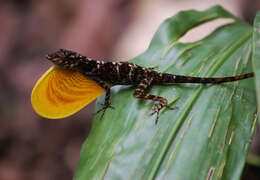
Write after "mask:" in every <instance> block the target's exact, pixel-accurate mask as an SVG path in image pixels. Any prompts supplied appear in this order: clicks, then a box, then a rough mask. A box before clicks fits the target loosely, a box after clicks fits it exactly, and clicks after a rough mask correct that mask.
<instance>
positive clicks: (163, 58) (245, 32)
mask: <svg viewBox="0 0 260 180" xmlns="http://www.w3.org/2000/svg"><path fill="white" fill-rule="evenodd" d="M217 18H231V19H233V20H234V23H231V24H228V25H225V26H222V27H221V28H218V29H216V30H215V31H214V32H213V33H212V34H210V35H209V36H208V37H206V38H204V39H202V40H200V41H197V42H194V43H180V42H178V39H179V38H180V37H182V36H183V35H184V34H185V33H186V32H188V31H189V30H190V29H192V28H194V27H196V26H198V25H200V24H203V23H205V22H209V21H212V20H214V19H217ZM252 32H253V28H252V27H251V26H249V25H248V24H246V23H244V22H242V21H241V20H239V19H237V18H235V17H233V16H232V15H231V14H229V13H228V12H226V11H225V10H224V9H222V8H221V7H219V6H215V7H212V8H210V9H207V10H205V11H203V12H198V11H194V10H191V11H183V12H180V13H178V14H177V15H175V16H173V17H171V18H169V19H167V20H166V21H165V22H164V23H163V24H162V25H161V26H160V27H159V30H158V31H157V32H156V34H155V36H154V38H153V39H152V42H151V44H150V46H149V48H148V50H147V51H146V52H144V53H143V54H141V55H140V56H138V57H136V58H134V59H133V60H131V62H134V63H136V64H139V65H141V66H144V67H155V68H156V70H157V71H160V72H167V73H173V74H178V75H193V76H200V77H203V76H204V77H223V76H234V75H238V74H243V73H247V72H252V69H251V57H252ZM257 48H258V47H257ZM256 58H257V57H256ZM258 59H259V58H258ZM259 77H260V76H259ZM112 90H113V91H112V98H111V103H112V105H113V106H114V107H115V109H114V110H113V109H109V110H107V112H106V114H105V116H104V118H103V119H102V120H100V116H96V117H95V119H94V122H93V127H92V129H91V133H90V135H89V137H88V138H87V140H86V142H85V143H84V145H83V147H82V151H81V154H80V159H79V164H78V168H77V171H76V174H75V177H74V179H76V180H85V179H102V178H104V179H113V180H114V179H154V178H156V179H220V178H223V179H239V177H240V175H241V172H242V170H243V167H244V164H245V160H246V156H247V153H248V148H249V146H250V142H251V139H252V136H253V133H254V130H255V126H256V115H255V114H256V97H255V89H254V80H253V78H251V79H246V80H242V81H238V82H232V83H225V84H217V85H212V84H211V85H200V84H173V85H158V86H153V87H152V88H151V89H150V93H151V94H156V95H160V96H162V97H166V98H167V99H168V102H169V103H170V106H171V107H176V108H175V110H169V109H164V110H163V112H161V114H160V118H159V123H158V124H157V125H155V124H154V121H155V118H156V117H155V115H154V116H150V115H149V114H150V112H151V108H152V106H153V105H154V103H153V102H151V101H144V100H137V99H135V98H133V92H134V90H135V88H134V87H131V86H116V87H113V88H112ZM103 99H104V97H102V98H99V100H98V103H100V102H103ZM97 108H100V107H97ZM96 110H97V109H96Z"/></svg>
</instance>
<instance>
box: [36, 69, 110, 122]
mask: <svg viewBox="0 0 260 180" xmlns="http://www.w3.org/2000/svg"><path fill="white" fill-rule="evenodd" d="M104 92H105V90H104V89H103V88H102V87H101V86H99V85H98V84H97V83H96V82H95V81H93V80H90V79H88V78H86V77H85V76H84V75H82V74H81V73H79V72H77V71H72V70H64V69H61V68H59V67H51V68H50V69H49V70H48V71H47V72H46V73H44V74H43V75H42V77H41V78H40V79H39V80H38V81H37V83H36V85H35V86H34V88H33V90H32V94H31V102H32V106H33V108H34V110H35V111H36V112H37V114H39V115H40V116H42V117H45V118H49V119H59V118H64V117H67V116H70V115H72V114H74V113H76V112H78V111H79V110H80V109H82V108H83V107H85V106H86V105H88V104H89V103H91V102H92V101H94V100H95V99H96V98H97V97H99V96H100V95H101V94H102V93H104Z"/></svg>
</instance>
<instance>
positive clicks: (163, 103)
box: [134, 79, 168, 124]
mask: <svg viewBox="0 0 260 180" xmlns="http://www.w3.org/2000/svg"><path fill="white" fill-rule="evenodd" d="M152 80H153V79H144V80H142V81H141V82H140V83H139V84H138V86H137V88H136V90H135V92H134V97H135V98H139V99H146V100H152V101H159V103H158V104H156V105H155V106H154V108H153V112H152V113H151V115H153V114H155V113H156V120H155V124H157V123H158V119H159V113H160V110H161V109H162V108H163V107H167V105H168V102H167V99H165V98H163V97H160V96H155V95H152V94H147V93H145V90H146V89H147V88H148V87H149V86H150V85H151V83H152Z"/></svg>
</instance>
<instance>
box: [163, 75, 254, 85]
mask: <svg viewBox="0 0 260 180" xmlns="http://www.w3.org/2000/svg"><path fill="white" fill-rule="evenodd" d="M253 76H254V73H253V72H251V73H247V74H242V75H238V76H231V77H212V78H204V77H192V76H179V75H172V74H163V77H162V79H163V82H164V83H201V84H208V83H212V84H218V83H225V82H233V81H238V80H242V79H246V78H250V77H253Z"/></svg>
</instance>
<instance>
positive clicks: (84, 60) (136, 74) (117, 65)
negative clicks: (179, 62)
mask: <svg viewBox="0 0 260 180" xmlns="http://www.w3.org/2000/svg"><path fill="white" fill-rule="evenodd" d="M46 58H47V59H49V60H50V61H52V62H53V63H54V64H55V65H57V66H59V67H61V68H64V69H72V70H76V71H79V72H81V73H82V74H84V75H85V76H87V77H88V78H90V79H92V80H94V81H96V82H97V83H98V84H99V85H100V86H101V87H102V88H104V89H105V90H106V96H105V102H104V104H103V108H102V109H100V110H99V111H98V112H101V111H103V114H104V112H105V110H106V109H107V108H109V107H110V108H111V107H112V106H111V105H110V102H109V99H110V87H109V86H108V85H107V83H109V84H111V85H112V86H113V85H134V86H135V87H136V89H135V92H134V97H136V98H140V99H146V100H152V101H159V103H158V104H156V105H155V106H154V109H153V112H152V114H155V113H156V114H157V117H156V121H155V123H157V122H158V118H159V112H160V110H161V109H162V108H163V107H167V105H168V102H167V99H165V98H163V97H160V96H156V95H152V94H148V93H145V90H146V89H147V88H148V87H150V86H152V85H156V84H174V83H201V84H206V83H212V84H218V83H224V82H232V81H238V80H242V79H246V78H250V77H253V76H254V73H247V74H242V75H238V76H232V77H220V78H214V77H213V78H204V77H190V76H180V75H174V74H167V73H160V72H157V71H154V70H153V69H151V68H144V67H141V66H138V65H136V64H134V63H129V62H104V61H97V60H92V59H90V58H88V57H86V56H83V55H80V54H78V53H76V52H73V51H70V50H65V49H60V50H59V51H57V52H55V53H52V54H48V55H47V56H46ZM102 116H103V115H102Z"/></svg>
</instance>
